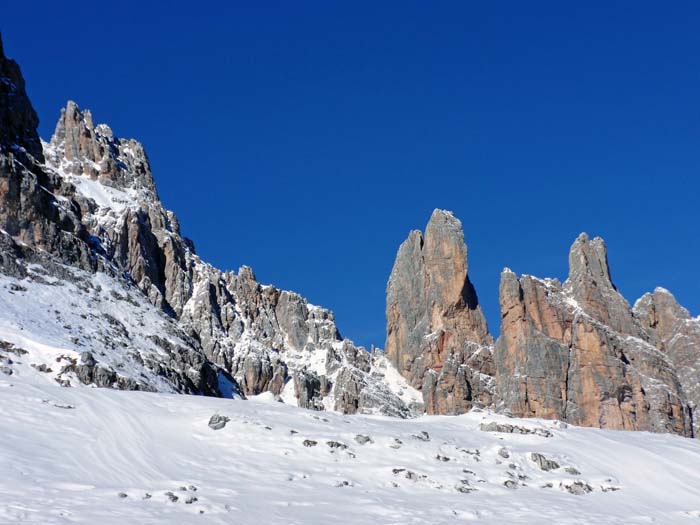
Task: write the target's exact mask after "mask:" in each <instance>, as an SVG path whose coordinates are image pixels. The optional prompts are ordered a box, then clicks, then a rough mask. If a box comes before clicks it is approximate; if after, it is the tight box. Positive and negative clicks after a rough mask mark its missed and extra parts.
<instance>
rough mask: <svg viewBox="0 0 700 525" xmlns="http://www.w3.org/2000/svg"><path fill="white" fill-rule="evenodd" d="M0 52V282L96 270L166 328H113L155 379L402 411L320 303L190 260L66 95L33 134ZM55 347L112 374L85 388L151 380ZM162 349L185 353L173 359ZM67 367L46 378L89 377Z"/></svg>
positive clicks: (133, 147)
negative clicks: (45, 132)
mask: <svg viewBox="0 0 700 525" xmlns="http://www.w3.org/2000/svg"><path fill="white" fill-rule="evenodd" d="M1 50H2V48H1V47H0V203H1V204H2V206H1V207H0V230H2V231H0V272H1V273H3V274H5V275H6V276H11V277H12V278H14V279H15V280H16V281H17V282H13V283H12V285H11V286H13V287H20V288H27V287H26V286H24V285H23V284H22V282H21V281H22V280H28V281H29V280H32V279H34V278H35V275H37V273H40V274H41V275H43V276H44V277H43V278H44V280H46V279H52V280H56V281H60V280H61V279H63V278H64V277H65V276H66V275H68V274H70V275H74V274H75V273H76V271H78V273H80V272H83V273H81V274H80V275H81V277H80V280H81V285H82V286H84V287H87V288H90V287H91V286H94V281H96V279H94V278H93V279H91V278H89V275H90V274H92V275H96V274H98V273H99V274H106V275H108V276H109V277H110V278H111V279H113V280H114V281H115V282H116V284H114V288H115V289H119V290H121V289H122V288H124V287H127V289H128V290H129V289H130V290H131V294H130V295H129V296H127V295H126V294H123V293H122V292H117V295H118V296H123V297H124V301H127V300H128V297H131V299H132V302H133V300H134V299H133V293H139V294H142V295H143V296H144V298H145V300H146V301H147V304H150V305H151V308H153V309H155V310H157V311H158V312H159V316H160V317H159V318H160V319H163V322H164V323H165V325H166V326H167V327H168V329H167V332H168V333H167V338H166V339H164V342H162V344H158V345H156V347H155V348H149V349H145V348H143V347H140V346H139V343H138V341H137V340H136V338H134V337H130V335H129V334H131V333H132V332H130V330H129V328H130V327H131V326H130V325H129V326H126V325H124V326H123V328H124V330H122V331H121V333H122V335H123V337H122V339H120V342H119V344H120V345H122V346H124V347H130V346H134V347H135V348H133V350H134V353H136V354H140V353H141V352H148V353H149V355H151V354H157V355H158V356H159V360H160V361H159V362H161V366H162V367H163V370H161V371H160V372H162V373H161V374H160V375H161V376H162V377H167V376H172V375H175V376H177V375H182V374H185V375H187V374H190V375H201V376H203V377H209V378H211V377H214V379H216V378H217V377H219V379H221V377H226V378H232V379H235V381H234V383H235V389H237V390H240V392H241V393H242V394H244V395H251V394H252V395H254V394H259V393H262V392H271V393H273V394H274V395H276V396H279V398H280V399H281V400H284V401H285V402H289V403H294V404H298V405H299V406H302V407H306V408H313V409H330V410H338V411H342V412H345V413H355V412H378V413H384V414H390V415H395V416H401V417H408V416H410V415H412V414H413V413H414V410H415V408H416V407H415V406H414V405H415V402H416V400H417V398H416V395H415V392H414V391H413V389H411V388H410V387H409V386H408V385H407V384H406V382H405V381H404V380H403V378H401V377H400V376H399V375H398V374H396V373H395V371H394V370H393V369H392V368H391V366H390V365H389V363H388V361H387V360H386V358H385V357H384V356H383V354H382V353H381V352H380V351H373V352H372V353H369V352H367V351H366V350H365V349H364V348H362V347H357V346H355V345H354V344H353V343H352V342H351V341H350V340H348V339H344V338H342V337H341V336H340V333H339V331H338V329H337V327H336V325H335V321H334V317H333V314H332V313H331V312H330V311H328V310H327V309H324V308H321V307H317V306H313V305H310V304H309V303H308V302H307V301H306V300H305V299H304V298H303V297H301V296H300V295H299V294H296V293H294V292H289V291H284V290H279V289H277V288H275V287H274V286H264V285H262V284H260V283H259V282H258V281H257V279H256V277H255V275H254V273H253V271H252V270H251V269H250V268H248V267H242V268H241V269H240V270H239V271H238V272H237V273H234V272H223V271H220V270H218V269H216V268H214V267H212V266H211V265H209V264H207V263H205V262H204V261H202V260H201V259H200V258H199V257H198V256H197V255H196V253H195V248H194V244H193V243H192V241H190V240H189V239H187V238H185V237H183V236H182V234H181V231H180V224H179V221H178V219H177V217H176V216H175V214H173V213H172V212H170V211H168V210H166V209H165V208H164V207H163V205H162V203H161V201H160V199H159V198H158V195H157V192H156V187H155V183H154V180H153V176H152V173H151V168H150V164H149V162H148V157H147V155H146V153H145V151H144V148H143V146H142V145H141V144H140V143H138V142H137V141H135V140H133V139H122V138H118V137H116V136H115V135H114V133H113V132H112V130H111V129H110V128H109V126H107V125H105V124H98V125H95V124H94V121H93V118H92V114H91V113H90V112H89V111H87V110H81V109H80V108H79V107H78V105H77V104H75V103H74V102H68V104H67V105H66V107H65V108H64V109H63V110H62V111H61V115H60V118H59V120H58V123H57V125H56V130H55V133H54V135H53V137H52V138H51V140H50V141H49V142H48V143H42V141H41V140H40V139H39V136H38V134H37V125H38V118H37V116H36V113H35V112H34V109H33V108H32V105H31V103H30V101H29V99H28V97H27V95H26V92H25V88H24V81H23V79H22V75H21V73H20V69H19V67H18V66H17V64H16V63H15V62H14V61H12V60H9V59H7V58H6V57H5V56H4V53H2V52H1ZM37 267H40V272H37V271H36V269H37ZM29 270H32V271H29ZM85 272H87V274H85ZM86 275H87V276H88V277H86ZM8 286H9V285H8ZM110 287H112V284H111V283H110ZM8 300H11V299H8ZM90 300H91V301H93V307H94V305H95V304H97V303H95V301H99V300H101V299H100V297H99V296H98V294H97V292H95V293H94V294H92V299H90ZM110 300H115V299H114V297H111V298H110ZM116 300H117V301H119V300H118V299H116ZM138 301H140V299H138ZM78 306H80V305H78ZM101 306H103V305H101ZM117 306H118V308H117V310H119V303H118V302H117ZM122 306H123V307H124V309H126V308H127V307H128V305H126V304H124V305H122ZM27 326H29V325H27ZM66 326H68V325H66ZM23 328H24V327H18V330H20V329H23ZM142 329H143V330H146V329H148V327H145V328H142ZM66 330H68V328H66ZM125 333H126V334H127V335H124V334H125ZM173 334H175V335H173ZM25 335H26V334H25ZM153 335H154V336H157V337H163V334H160V333H159V334H153ZM57 336H60V334H58V335H57ZM65 336H66V337H65V338H64V339H65V340H66V341H73V340H74V339H77V337H75V336H74V335H71V336H70V337H69V334H68V333H66V334H65ZM19 342H20V341H19V340H18V341H8V344H18V343H19ZM66 346H68V348H63V350H64V354H65V355H66V356H68V357H70V358H71V359H73V360H74V361H76V362H78V363H80V362H83V361H85V362H86V363H89V364H90V366H92V367H93V368H94V367H102V368H104V369H109V370H111V371H112V373H110V374H108V376H109V377H110V378H113V379H114V381H109V382H107V383H106V384H105V382H102V384H99V386H113V387H117V388H144V389H146V388H148V389H155V388H157V386H156V383H154V382H150V383H144V382H141V383H139V382H138V381H136V382H134V381H127V380H126V377H125V374H126V372H125V370H128V369H130V365H134V363H133V362H131V361H129V363H116V364H115V363H113V362H109V361H110V359H108V355H107V352H92V353H90V352H89V349H86V347H85V344H84V343H83V344H81V343H80V342H75V343H74V342H70V343H69V344H67V345H66ZM87 346H88V347H89V346H90V345H87ZM173 348H175V349H176V350H173ZM173 352H175V353H177V354H178V355H180V356H186V357H184V358H182V359H180V360H179V361H178V360H173V358H172V357H170V354H172V353H173ZM88 354H89V355H88ZM101 354H104V355H101ZM130 356H131V354H128V353H127V354H125V358H124V359H126V360H131V359H132V357H130ZM193 356H196V358H195V357H193ZM183 359H184V362H183ZM101 360H102V361H104V363H101ZM192 363H194V364H192ZM137 364H138V363H137ZM127 365H129V366H127ZM139 366H140V369H141V370H142V369H143V368H144V366H146V365H143V366H141V365H139ZM137 368H138V367H137ZM69 372H70V370H66V373H65V374H62V376H61V378H60V379H59V378H58V377H57V378H56V380H57V381H59V380H60V381H63V383H62V384H72V383H76V382H77V383H91V384H96V383H95V381H94V378H93V375H91V374H73V375H71V374H70V373H69ZM146 372H147V371H145V370H143V375H144V376H147V375H148V374H147V373H146ZM212 373H213V376H212ZM132 375H133V374H132ZM120 377H121V378H122V380H121V381H119V380H118V378H120ZM71 378H72V379H71ZM181 383H182V382H179V381H170V382H169V384H170V385H171V386H172V387H173V388H175V390H177V391H183V392H189V393H202V394H207V395H224V393H225V392H224V391H230V389H231V388H230V387H229V386H226V387H225V388H223V387H221V385H218V384H217V383H216V381H214V383H211V381H209V382H208V383H207V386H205V385H200V386H199V387H196V388H195V387H192V388H181ZM135 385H136V386H135ZM227 385H230V382H228V383H227Z"/></svg>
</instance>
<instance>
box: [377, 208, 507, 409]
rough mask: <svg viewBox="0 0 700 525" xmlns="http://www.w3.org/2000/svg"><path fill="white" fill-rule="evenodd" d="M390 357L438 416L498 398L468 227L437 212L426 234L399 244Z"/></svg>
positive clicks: (389, 307) (389, 313)
mask: <svg viewBox="0 0 700 525" xmlns="http://www.w3.org/2000/svg"><path fill="white" fill-rule="evenodd" d="M386 317H387V338H386V345H385V351H386V354H387V357H388V358H389V360H390V361H391V362H392V363H393V364H394V366H395V367H396V368H397V369H398V370H399V371H400V372H401V374H402V375H403V376H404V377H405V378H406V379H407V380H408V382H409V383H410V384H411V385H412V386H414V387H415V388H418V389H421V390H422V392H423V399H424V402H425V408H426V411H427V412H428V413H430V414H458V413H462V412H464V411H466V410H469V409H470V408H471V407H472V406H473V405H474V404H484V405H486V404H489V403H490V402H491V398H492V377H491V375H492V374H493V365H492V359H491V345H492V343H493V340H492V338H491V336H490V335H489V332H488V328H487V326H486V320H485V318H484V315H483V313H482V311H481V308H480V307H479V303H478V299H477V295H476V291H475V290H474V287H473V286H472V283H471V281H470V280H469V276H468V274H467V247H466V245H465V243H464V234H463V233H462V224H461V222H460V221H459V220H458V219H457V218H455V216H454V215H453V214H452V213H451V212H447V211H443V210H435V211H434V212H433V214H432V216H431V217H430V221H429V222H428V225H427V227H426V229H425V235H423V234H422V233H421V232H420V231H412V232H411V233H410V235H409V237H408V239H407V240H406V241H405V242H404V243H403V244H402V245H401V246H400V247H399V251H398V254H397V255H396V261H395V262H394V267H393V269H392V271H391V276H390V278H389V282H388V284H387V303H386Z"/></svg>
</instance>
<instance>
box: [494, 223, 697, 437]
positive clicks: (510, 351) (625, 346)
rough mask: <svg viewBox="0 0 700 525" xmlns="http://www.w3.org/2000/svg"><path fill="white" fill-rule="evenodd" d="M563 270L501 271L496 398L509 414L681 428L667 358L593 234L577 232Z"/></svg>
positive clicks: (680, 404)
mask: <svg viewBox="0 0 700 525" xmlns="http://www.w3.org/2000/svg"><path fill="white" fill-rule="evenodd" d="M569 267H570V268H569V277H568V279H567V281H566V282H565V283H564V284H563V285H562V284H560V283H559V282H558V281H557V280H556V279H538V278H536V277H532V276H527V275H526V276H523V277H521V278H518V277H517V276H516V275H515V274H514V273H512V272H511V271H509V270H504V272H503V274H502V275H501V285H500V304H501V316H502V325H501V335H500V337H499V339H498V341H497V342H496V349H495V353H494V360H495V365H496V382H497V385H498V394H499V398H500V401H501V403H502V404H503V406H505V408H507V409H508V410H510V412H512V413H513V414H514V415H516V416H522V417H543V418H549V419H561V420H565V421H569V422H571V423H574V424H577V425H583V426H595V427H601V428H611V429H625V430H650V431H655V432H674V433H678V434H682V435H690V434H691V427H690V417H689V413H688V405H687V402H686V397H685V394H684V391H683V388H682V385H681V383H680V381H679V377H678V374H677V373H676V370H675V368H674V366H673V364H672V362H671V361H670V360H669V359H668V358H667V356H666V355H664V354H663V353H662V352H660V351H659V350H658V349H657V348H656V347H655V346H654V345H653V344H651V342H649V340H648V339H649V338H648V336H647V334H646V332H645V331H644V330H643V329H642V327H641V325H640V324H639V322H638V321H637V320H636V319H635V318H634V316H633V315H632V311H631V309H630V307H629V305H628V303H627V301H625V299H624V298H623V297H622V295H620V293H619V292H618V291H617V289H616V288H615V286H614V285H613V283H612V280H611V277H610V271H609V268H608V263H607V251H606V248H605V244H604V242H603V241H602V239H599V238H596V239H593V240H590V239H589V238H588V236H587V235H586V234H582V235H581V236H579V237H578V238H577V239H576V241H575V242H574V244H573V245H572V247H571V252H570V255H569Z"/></svg>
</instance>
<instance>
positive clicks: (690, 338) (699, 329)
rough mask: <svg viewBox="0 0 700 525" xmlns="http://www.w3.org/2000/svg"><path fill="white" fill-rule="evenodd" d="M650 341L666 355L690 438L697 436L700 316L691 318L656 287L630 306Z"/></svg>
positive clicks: (670, 296)
mask: <svg viewBox="0 0 700 525" xmlns="http://www.w3.org/2000/svg"><path fill="white" fill-rule="evenodd" d="M634 316H635V318H636V319H637V320H638V321H639V323H640V324H641V325H642V326H643V327H644V328H645V330H646V331H647V333H648V334H649V338H650V341H651V342H652V343H653V344H654V345H655V346H656V347H657V348H658V349H659V350H661V352H663V353H664V354H666V355H667V356H668V359H669V360H670V361H671V363H672V364H673V366H674V368H675V370H676V371H677V373H678V379H679V381H680V383H681V385H682V388H683V392H684V393H685V396H686V398H687V400H688V409H689V411H690V417H691V419H692V433H693V436H694V437H697V436H698V435H700V318H694V317H691V315H690V312H688V310H686V309H685V308H683V307H682V306H681V305H680V304H678V302H677V301H676V298H675V297H673V295H672V294H671V292H669V291H668V290H665V289H664V288H657V289H656V290H654V292H652V293H647V294H645V295H644V296H642V297H641V298H640V299H639V300H638V301H637V302H636V303H635V305H634Z"/></svg>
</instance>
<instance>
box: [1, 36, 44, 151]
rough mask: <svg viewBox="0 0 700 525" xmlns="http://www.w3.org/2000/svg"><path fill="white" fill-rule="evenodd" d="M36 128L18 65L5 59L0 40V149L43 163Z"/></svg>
mask: <svg viewBox="0 0 700 525" xmlns="http://www.w3.org/2000/svg"><path fill="white" fill-rule="evenodd" d="M38 126H39V117H37V114H36V112H35V111H34V108H33V107H32V103H31V102H30V101H29V97H27V92H26V90H25V85H24V77H23V76H22V72H21V71H20V69H19V66H18V65H17V62H15V61H14V60H10V59H9V58H7V57H6V56H5V52H4V49H3V44H2V39H0V146H1V147H2V148H3V149H5V150H6V151H13V152H15V153H19V154H22V153H26V154H29V155H30V156H31V157H33V158H34V159H35V160H36V161H38V162H43V160H44V158H43V153H42V149H41V140H40V139H39V135H38V133H37V131H36V130H37V127H38ZM21 150H24V152H21Z"/></svg>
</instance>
